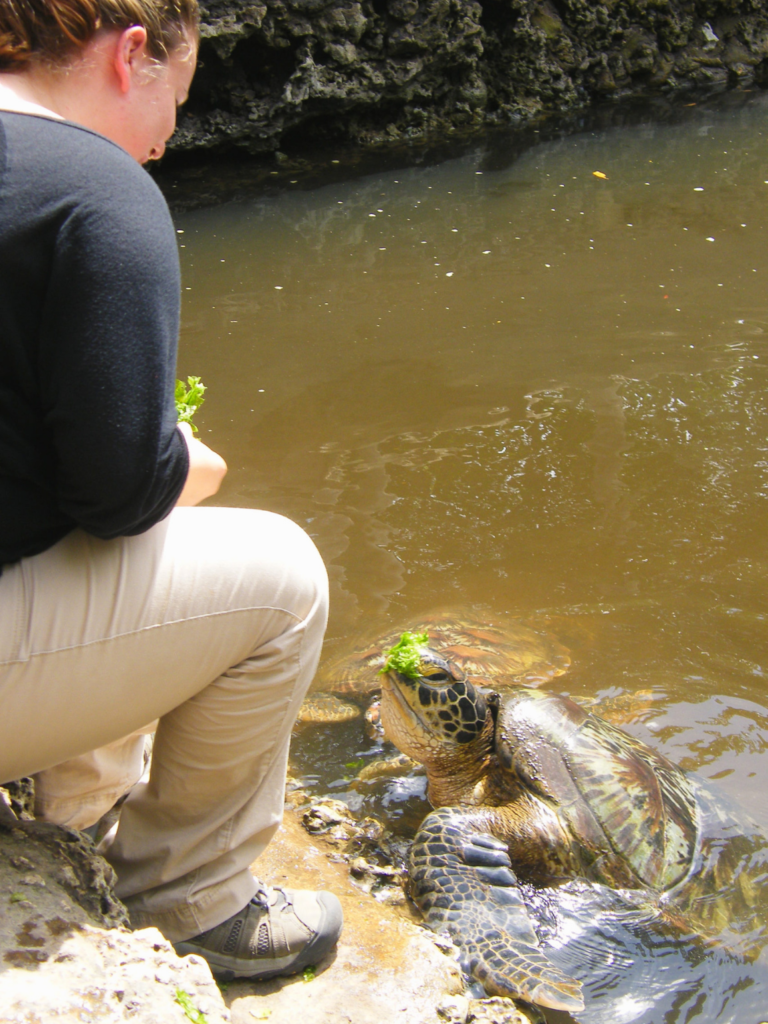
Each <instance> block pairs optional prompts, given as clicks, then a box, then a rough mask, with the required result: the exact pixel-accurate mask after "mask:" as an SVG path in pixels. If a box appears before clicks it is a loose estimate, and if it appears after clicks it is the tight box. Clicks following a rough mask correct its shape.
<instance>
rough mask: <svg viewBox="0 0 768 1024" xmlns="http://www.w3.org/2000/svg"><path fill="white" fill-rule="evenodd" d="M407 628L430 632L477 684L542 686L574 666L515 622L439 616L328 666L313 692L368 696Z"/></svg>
mask: <svg viewBox="0 0 768 1024" xmlns="http://www.w3.org/2000/svg"><path fill="white" fill-rule="evenodd" d="M405 629H407V630H409V631H411V632H413V633H427V634H428V636H429V646H430V648H432V649H433V650H435V651H437V653H438V654H440V655H442V657H444V658H445V659H446V660H447V661H451V662H453V663H454V664H456V665H457V666H458V667H459V668H460V669H461V670H462V671H463V672H464V673H465V674H466V675H467V677H468V678H469V680H470V681H471V682H472V683H474V684H475V685H478V686H490V687H493V688H494V689H496V688H504V687H507V686H514V685H518V686H519V685H523V686H541V685H542V684H543V683H545V682H547V681H548V680H550V679H553V678H555V676H560V675H562V674H563V673H564V672H565V671H566V670H567V669H568V668H569V666H570V664H571V657H570V654H569V652H568V650H567V649H566V648H565V647H563V646H562V644H560V643H558V641H557V640H555V639H554V638H553V637H550V636H548V635H547V634H545V633H539V632H537V631H535V630H533V629H530V628H529V627H528V626H525V625H523V624H522V623H521V622H516V621H515V620H513V619H510V620H507V621H503V620H496V621H495V622H489V621H486V620H481V619H478V618H474V617H472V616H469V615H463V614H451V613H447V612H443V613H436V614H434V615H431V616H429V617H428V618H425V619H422V620H420V621H419V622H409V623H406V624H405V625H404V626H401V627H400V628H399V629H395V630H392V632H390V633H387V634H386V635H385V636H383V637H381V638H380V639H378V640H376V641H375V642H374V643H369V644H368V645H367V646H366V647H362V648H360V649H359V650H357V651H355V652H354V653H353V654H351V655H347V656H345V657H343V658H340V659H338V660H336V661H334V662H331V663H330V664H327V665H325V666H324V667H323V668H322V670H321V674H320V678H319V680H318V684H317V685H316V687H314V689H318V690H325V691H327V692H330V693H337V694H341V695H343V696H355V695H358V696H365V695H367V694H369V693H372V692H373V691H374V690H378V689H380V688H381V681H380V679H379V672H380V670H381V669H382V668H383V666H384V658H385V654H386V652H387V651H388V650H389V648H390V647H392V646H393V645H394V644H396V643H397V641H398V640H399V639H400V636H401V634H402V633H403V631H404V630H405Z"/></svg>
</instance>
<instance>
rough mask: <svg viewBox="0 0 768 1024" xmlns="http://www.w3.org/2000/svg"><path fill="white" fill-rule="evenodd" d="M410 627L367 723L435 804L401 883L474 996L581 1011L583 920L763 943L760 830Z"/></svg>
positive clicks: (706, 792)
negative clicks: (454, 956)
mask: <svg viewBox="0 0 768 1024" xmlns="http://www.w3.org/2000/svg"><path fill="white" fill-rule="evenodd" d="M410 639H411V647H410V649H409V650H408V654H409V658H410V660H408V659H404V658H398V659H396V658H394V654H392V655H390V657H389V659H388V663H387V667H388V671H387V673H386V674H385V675H384V676H382V680H383V689H382V717H383V720H384V729H385V732H386V734H387V736H388V737H389V738H390V739H391V740H392V742H394V743H395V745H396V746H398V747H399V748H400V750H402V751H403V752H404V753H406V754H408V755H409V756H410V757H412V758H414V759H416V760H418V761H421V762H422V763H423V764H424V766H425V768H426V773H427V779H428V797H429V800H430V802H431V804H432V805H433V807H435V808H437V810H435V811H433V812H432V813H431V814H429V815H427V817H426V818H425V819H424V821H423V822H422V824H421V826H420V827H419V830H418V832H417V834H416V837H415V840H414V842H413V845H412V848H411V854H410V886H411V893H412V896H413V898H414V900H415V902H416V903H417V905H418V906H419V908H420V909H421V910H422V912H423V913H424V915H425V917H426V922H427V924H428V925H429V926H430V927H431V928H433V929H435V930H447V931H448V932H449V933H450V934H451V936H452V937H453V940H454V942H455V943H456V944H457V945H458V946H459V947H460V950H461V955H462V962H463V964H464V967H465V969H466V970H467V972H468V973H469V974H470V975H471V976H473V977H474V978H475V979H476V980H478V981H480V982H482V984H483V985H484V986H485V988H486V990H487V991H488V993H489V994H491V995H511V996H514V997H517V998H522V999H524V1000H527V1001H529V1002H532V1003H536V1004H539V1005H540V1006H544V1007H553V1008H555V1009H561V1010H566V1011H570V1012H572V1013H573V1012H578V1011H580V1010H582V1009H583V1008H584V994H583V991H582V985H581V982H580V980H579V979H578V978H577V977H575V976H574V975H575V974H577V973H578V970H576V969H575V965H577V964H578V963H579V961H583V960H585V959H586V960H587V961H588V960H589V957H592V958H593V960H594V959H595V957H597V956H598V954H599V953H600V951H599V949H598V950H597V953H595V950H596V949H597V947H598V946H599V943H600V941H603V940H602V938H601V934H600V933H599V932H594V931H593V933H592V934H591V937H590V936H589V935H587V936H586V937H585V935H586V932H588V930H589V928H590V927H592V923H593V922H595V921H597V919H598V918H599V917H600V916H601V915H603V916H606V915H608V914H612V915H614V918H615V919H616V920H617V921H619V923H621V922H622V920H625V921H626V922H627V927H629V924H630V923H631V921H632V920H634V921H635V922H637V921H639V922H640V927H646V926H647V925H648V923H649V922H653V924H654V925H655V926H657V927H659V928H663V929H666V930H669V929H672V930H676V929H680V931H679V932H677V931H676V932H675V934H676V935H677V934H680V935H682V934H684V933H687V934H688V935H690V934H691V933H692V932H695V933H698V935H701V936H707V940H706V941H713V940H714V939H717V940H718V941H719V942H726V943H728V945H729V948H730V949H732V950H734V951H735V952H736V953H738V954H739V955H741V954H745V955H746V954H748V953H749V952H754V951H756V949H757V948H758V947H759V946H760V944H761V943H762V942H764V941H765V926H764V923H763V922H764V920H765V898H766V893H765V891H764V890H765V888H766V886H768V881H766V880H767V879H768V871H767V869H768V852H767V851H768V842H767V841H766V837H765V836H764V835H763V834H762V833H761V832H760V831H759V830H758V829H757V827H756V826H754V825H753V824H752V823H750V822H748V821H747V819H746V818H745V816H743V815H741V814H740V813H739V812H738V811H734V810H732V809H731V808H730V807H729V805H728V804H727V802H726V800H725V798H724V797H721V796H720V795H719V794H716V793H715V792H714V790H712V789H710V788H709V787H708V786H707V785H706V784H705V783H704V782H703V780H700V779H697V777H696V776H694V775H691V774H689V773H687V772H684V771H683V770H682V769H681V768H679V767H678V766H676V765H674V764H672V763H671V762H670V761H668V760H666V759H665V758H664V757H663V756H661V755H660V754H658V753H656V752H654V751H653V750H651V749H650V748H649V747H647V746H646V745H645V744H643V743H641V742H639V741H638V740H635V739H633V738H631V737H630V736H629V735H627V734H626V733H625V732H623V731H622V730H620V729H618V728H617V727H615V726H612V725H610V724H608V723H607V722H604V721H603V720H602V719H600V718H598V717H597V716H596V715H594V714H592V713H590V712H589V711H587V710H586V709H584V708H582V707H580V706H579V705H578V704H576V703H575V702H574V701H572V700H570V699H568V698H567V697H563V696H560V695H558V694H554V693H550V692H545V691H542V690H535V689H531V688H527V687H520V688H517V689H511V690H508V691H507V692H506V693H505V694H504V696H503V697H501V696H500V695H499V694H498V693H495V692H492V691H484V692H483V691H481V690H480V689H479V688H476V687H475V686H473V685H472V683H471V682H470V681H469V680H468V679H467V677H466V675H465V673H464V672H463V671H462V670H461V669H460V668H459V667H458V666H456V665H455V664H451V663H450V662H449V661H447V660H446V659H444V658H443V657H442V656H441V655H440V654H438V653H437V652H435V651H432V650H430V649H429V648H427V647H425V646H422V645H421V643H419V642H418V638H415V637H412V638H410ZM406 640H407V636H406V637H404V638H403V641H401V644H400V645H398V646H399V647H400V652H401V653H402V651H403V650H404V649H407V648H408V643H407V642H406ZM558 901H559V902H558ZM761 901H762V905H761ZM542 907H544V911H542ZM566 907H570V908H571V910H570V911H569V913H570V915H571V916H570V918H569V919H568V922H567V926H566V927H562V928H560V929H559V928H558V926H559V925H560V924H561V923H562V922H561V920H559V919H558V915H560V914H561V912H562V913H563V914H564V913H565V908H566ZM574 907H575V908H576V909H575V911H574V910H573V908H574ZM547 914H548V915H549V917H548V918H547V921H548V923H547V924H546V926H544V925H542V921H543V920H544V918H545V917H546V915H547ZM537 915H539V916H537ZM575 921H576V922H577V923H578V922H581V924H579V928H580V931H581V935H580V937H572V936H573V933H574V928H575V926H574V922H575ZM584 922H586V923H584ZM545 927H546V928H547V929H549V940H548V942H547V943H543V942H542V941H541V932H542V930H544V928H545ZM642 938H643V941H644V939H645V936H643V937H642ZM692 941H693V940H692ZM697 941H699V942H700V941H701V940H697ZM571 942H574V943H577V942H579V943H581V946H580V947H579V950H578V952H577V953H574V951H573V949H571V951H570V953H569V948H568V947H569V945H570V944H571ZM617 950H619V951H618V952H617ZM585 951H586V952H585ZM729 955H730V954H729ZM620 959H621V956H620V947H619V946H618V940H617V942H616V943H615V948H614V949H612V950H611V951H610V953H609V955H607V960H611V962H612V965H613V966H612V969H614V968H615V964H616V963H618V962H619V961H620ZM629 959H630V963H631V958H629ZM563 965H565V967H566V968H567V969H563ZM587 966H589V964H587ZM584 977H585V975H584V973H583V972H582V979H583V978H584ZM663 980H664V982H665V986H666V988H667V989H668V988H669V985H670V982H671V981H672V980H674V979H672V978H670V977H669V976H668V975H667V976H666V978H664V979H663ZM640 1016H641V1015H640V1014H637V1016H631V1017H628V1018H625V1019H631V1020H633V1021H634V1020H637V1019H640ZM590 1019H593V1018H590ZM611 1019H613V1020H616V1019H617V1018H616V1017H613V1018H611ZM643 1019H645V1018H643ZM653 1019H654V1020H656V1019H659V1018H656V1017H654V1018H653ZM664 1019H665V1020H666V1019H668V1018H667V1017H665V1018H664ZM669 1019H675V1020H676V1019H677V1016H675V1017H674V1018H669ZM686 1019H687V1018H686ZM718 1019H719V1018H718ZM728 1019H731V1018H728Z"/></svg>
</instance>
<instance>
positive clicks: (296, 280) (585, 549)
mask: <svg viewBox="0 0 768 1024" xmlns="http://www.w3.org/2000/svg"><path fill="white" fill-rule="evenodd" d="M595 171H600V172H601V173H602V174H604V175H606V176H607V177H606V178H599V177H596V176H595V175H594V173H593V172H595ZM295 188H296V189H297V190H295V191H291V188H290V187H289V189H288V190H287V191H286V192H284V193H283V194H281V195H279V196H273V197H269V198H263V199H260V200H254V201H251V202H248V203H241V204H228V205H223V206H220V207H218V208H215V209H208V210H202V211H197V212H194V213H188V214H184V215H180V216H179V217H178V224H177V226H178V228H179V229H180V230H181V231H183V234H180V235H179V240H180V243H181V244H182V246H183V248H182V249H181V256H182V269H183V278H184V281H183V284H184V287H185V289H186V290H185V291H184V311H183V330H182V345H181V357H180V370H181V371H182V372H184V373H199V374H201V375H202V376H203V378H204V380H205V381H206V383H207V384H208V386H209V388H210V390H209V398H208V402H207V404H206V407H205V410H204V413H203V414H202V415H201V426H202V427H203V435H202V436H203V437H204V438H206V439H209V440H210V442H211V443H212V444H213V445H214V446H215V447H216V448H217V449H218V450H219V451H221V452H222V454H223V455H224V456H225V457H226V459H227V461H228V462H229V465H230V474H229V477H228V480H227V484H226V487H225V489H224V491H223V493H222V495H221V500H222V501H223V502H227V503H230V504H238V505H247V506H258V507H265V508H270V509H273V510H276V511H280V512H283V513H285V514H287V515H289V516H291V517H292V518H293V519H295V520H297V521H298V522H299V523H301V524H302V525H304V526H305V527H306V529H307V530H308V531H309V532H310V533H311V534H312V536H313V537H314V538H315V540H316V542H317V544H318V545H319V547H320V550H321V552H322V553H323V555H324V557H325V559H326V562H327V564H328V566H329V570H330V574H331V578H332V601H333V605H332V609H333V610H332V618H331V624H330V629H329V634H328V653H329V657H330V656H333V655H337V654H339V653H340V652H342V651H343V650H345V649H346V647H347V646H348V645H349V643H350V638H352V637H355V636H359V635H363V636H368V637H375V636H376V635H377V634H379V633H381V632H383V631H384V630H385V629H386V628H389V627H391V626H396V625H398V624H400V623H402V624H403V625H404V626H405V625H407V624H408V622H409V621H411V620H413V619H414V618H416V617H418V616H419V615H421V614H423V613H425V612H427V611H430V610H434V609H439V608H451V609H461V608H468V609H472V610H473V611H474V612H480V613H482V612H483V610H485V611H486V612H487V614H488V615H489V616H490V617H493V616H495V615H500V614H510V615H514V616H517V617H520V618H524V619H526V620H528V621H531V622H533V623H534V624H536V625H538V627H539V628H542V629H548V630H549V631H551V632H552V633H553V634H554V635H555V636H557V637H558V638H559V639H560V640H561V641H562V642H563V643H565V644H566V645H567V646H569V647H570V648H571V651H572V655H573V667H572V669H571V671H570V672H569V673H568V674H567V675H565V676H563V677H562V678H561V679H559V680H557V688H559V689H561V690H563V691H565V692H571V693H575V694H599V695H616V694H619V693H622V692H633V691H635V690H637V689H648V688H650V689H652V690H653V697H654V699H653V701H652V702H651V703H650V705H649V707H648V708H647V709H646V710H645V711H644V712H643V713H642V714H641V715H640V716H639V718H638V719H637V720H636V721H634V722H633V723H631V724H630V725H629V726H628V728H629V730H630V731H631V732H633V733H634V734H635V735H637V736H639V737H641V738H642V739H644V740H647V741H649V742H651V743H653V744H654V745H655V746H657V747H658V748H660V749H661V750H662V751H663V752H664V753H665V754H666V755H668V756H670V757H671V758H673V759H675V760H677V761H679V762H680V763H682V764H683V765H684V766H685V767H686V768H692V769H696V770H697V771H699V772H700V773H701V774H702V775H703V776H705V777H706V778H708V779H714V780H717V781H718V783H719V785H720V786H721V787H722V788H724V789H725V790H727V791H728V792H729V793H730V794H731V795H733V796H736V797H738V798H739V799H740V800H741V802H742V803H743V804H744V805H746V807H747V808H748V809H749V811H751V813H752V814H753V815H754V816H755V817H756V818H757V819H758V820H759V821H760V822H761V823H762V824H763V825H765V826H768V802H766V799H765V789H766V785H768V693H767V690H768V530H767V529H766V524H767V521H768V390H767V389H766V385H768V344H767V342H768V98H766V97H756V98H755V100H754V102H753V103H752V104H751V105H750V106H748V107H747V108H745V109H742V110H740V111H738V112H735V113H734V112H732V113H730V114H726V113H718V112H707V111H706V110H704V109H697V110H696V111H692V113H691V118H690V120H688V121H687V122H685V123H683V124H681V125H677V126H675V127H668V126H658V127H647V126H646V127H642V128H635V129H621V130H618V129H617V130H611V131H607V132H603V133H586V134H582V135H575V136H573V137H570V138H567V139H564V140H559V141H556V142H549V143H542V145H541V146H539V147H535V148H533V149H531V150H529V151H528V152H527V153H526V154H525V155H523V156H522V157H521V158H520V159H518V160H517V161H516V162H514V163H511V164H510V165H509V166H504V161H503V160H500V159H498V157H497V158H495V159H494V160H493V161H492V160H489V159H488V154H487V152H486V150H485V149H484V147H483V146H479V147H478V150H477V151H476V152H474V153H472V154H470V155H467V156H464V157H462V158H459V159H456V160H454V161H449V162H447V163H444V164H442V165H440V166H437V167H430V168H421V169H420V168H415V169H414V168H412V169H409V170H403V171H399V172H394V173H387V174H382V175H380V176H370V177H367V178H364V179H363V180H358V181H354V182H350V183H347V184H335V185H329V186H327V187H325V188H319V189H317V190H315V191H311V192H306V191H299V190H298V186H295ZM311 737H314V738H311ZM297 746H298V749H297V752H296V758H297V762H298V764H299V766H300V768H301V769H302V770H303V771H304V772H305V773H306V774H307V775H308V776H311V777H312V778H313V779H314V785H315V787H316V789H317V790H318V791H327V790H328V789H329V787H330V789H331V790H332V791H333V790H334V789H340V788H343V787H344V783H343V778H344V765H345V763H346V762H349V761H354V760H355V759H356V758H358V757H360V756H362V757H363V758H364V757H366V756H369V755H370V754H371V753H372V749H373V748H372V747H371V746H370V744H369V745H367V746H366V741H364V739H363V738H362V733H361V731H360V730H359V729H357V726H345V727H338V728H336V729H335V730H334V729H331V728H327V729H319V730H316V731H315V732H314V733H312V732H309V733H305V734H304V737H302V738H301V739H300V740H299V743H298V745H297ZM406 788H407V787H406ZM416 789H418V786H416ZM412 795H413V797H414V799H417V797H418V793H413V794H412ZM401 797H402V794H400V795H398V794H397V793H396V792H394V790H392V789H390V790H389V791H387V792H386V793H385V794H384V795H383V796H380V804H379V809H381V807H382V806H383V807H384V808H385V809H386V806H388V805H392V806H395V805H397V804H398V800H400V799H401ZM415 806H416V807H417V811H413V812H411V813H412V814H416V817H418V813H421V812H422V811H423V805H421V804H420V803H419V802H418V800H417V802H416V805H415ZM397 813H404V812H400V811H398V812H397ZM694 1015H695V1016H698V1018H699V1019H701V1020H710V1019H711V1020H714V1019H715V1017H714V1015H711V1016H710V1014H709V1011H708V1010H707V1009H706V1008H705V1009H703V1010H701V1009H700V1010H699V1011H697V1013H696V1014H694ZM666 1019H673V1018H665V1020H666ZM674 1019H677V1018H674ZM685 1019H690V1018H689V1017H686V1018H685ZM718 1019H719V1018H718ZM727 1019H730V1018H727ZM744 1020H747V1018H744ZM755 1020H757V1018H755Z"/></svg>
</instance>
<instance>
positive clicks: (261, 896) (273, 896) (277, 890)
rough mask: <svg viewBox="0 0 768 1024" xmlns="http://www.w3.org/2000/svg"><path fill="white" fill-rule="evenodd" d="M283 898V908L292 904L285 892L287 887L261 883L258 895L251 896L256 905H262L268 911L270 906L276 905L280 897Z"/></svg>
mask: <svg viewBox="0 0 768 1024" xmlns="http://www.w3.org/2000/svg"><path fill="white" fill-rule="evenodd" d="M281 896H282V898H283V906H282V908H281V909H285V907H289V906H290V901H289V899H288V897H287V896H286V894H285V889H282V888H281V887H280V886H279V885H276V886H272V885H261V886H259V888H258V889H257V890H256V895H255V896H253V897H251V903H255V904H256V906H258V907H262V908H263V909H264V910H266V911H268V910H269V908H270V907H274V906H275V904H276V903H277V902H278V901H279V899H280V897H281Z"/></svg>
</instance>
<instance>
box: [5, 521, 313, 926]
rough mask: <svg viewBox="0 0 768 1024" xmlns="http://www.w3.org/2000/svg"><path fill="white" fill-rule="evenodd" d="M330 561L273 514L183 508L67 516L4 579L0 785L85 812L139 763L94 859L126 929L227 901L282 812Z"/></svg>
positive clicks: (100, 806)
mask: <svg viewBox="0 0 768 1024" xmlns="http://www.w3.org/2000/svg"><path fill="white" fill-rule="evenodd" d="M327 595H328V585H327V577H326V573H325V568H324V566H323V563H322V561H321V559H320V556H319V554H318V553H317V550H316V548H315V547H314V545H313V543H312V541H311V540H310V539H309V537H307V535H306V534H305V533H304V532H303V531H302V530H301V529H300V528H299V527H298V526H296V525H295V524H294V523H292V522H290V521H289V520H287V519H284V518H282V517H281V516H277V515H273V514H272V513H269V512H258V511H252V510H249V509H228V508H182V509H176V510H175V511H174V512H172V513H171V515H170V516H169V517H168V518H167V519H166V520H164V521H163V522H162V523H159V524H158V525H157V526H155V527H153V528H152V529H151V530H148V531H147V532H146V533H144V534H141V535H140V536H138V537H123V538H119V539H117V540H112V541H102V540H98V539H96V538H94V537H91V536H89V535H87V534H85V533H83V532H82V531H80V530H75V531H74V532H73V533H71V534H69V535H68V536H67V537H65V538H64V539H63V540H62V541H60V542H59V543H58V544H56V545H55V546H54V547H53V548H51V549H50V550H49V551H46V552H43V553H42V554H40V555H35V556H34V557H32V558H27V559H23V560H22V561H21V562H20V563H18V564H15V565H11V566H6V567H5V569H4V572H3V574H2V576H0V781H2V780H4V781H9V780H11V779H15V778H18V777H20V776H22V775H35V777H36V789H37V791H38V810H39V813H40V815H41V816H42V817H44V818H46V819H47V820H49V821H53V822H57V823H59V824H69V825H72V826H73V827H75V828H85V827H87V826H88V825H89V824H92V823H93V822H95V821H97V820H98V819H99V817H101V815H102V813H104V811H106V810H108V809H109V807H111V806H112V804H113V803H114V802H115V800H117V798H118V797H119V796H121V795H122V794H123V793H124V792H125V791H126V790H127V789H129V788H130V787H131V786H132V785H133V784H134V783H135V782H136V780H137V779H138V778H139V776H140V775H141V770H142V765H141V760H142V752H143V744H144V735H143V733H145V732H147V731H151V729H152V725H151V724H150V723H153V722H154V720H155V719H159V724H158V727H157V735H156V739H155V746H154V752H153V761H152V771H151V775H150V778H149V781H148V782H146V783H141V784H140V785H138V786H136V787H135V788H134V789H133V791H132V792H131V794H130V796H129V797H128V799H127V801H126V802H125V804H124V805H123V809H122V813H121V816H120V824H119V827H118V829H117V833H116V834H115V836H114V838H113V839H112V840H111V842H110V843H109V845H108V846H107V849H106V851H105V855H106V857H107V859H108V860H109V861H110V862H111V863H112V866H113V867H114V868H115V870H116V872H117V876H118V887H117V894H118V895H119V896H120V898H121V899H122V900H123V901H124V902H125V904H126V906H127V907H128V910H129V912H130V915H131V921H132V923H133V924H134V926H135V927H145V926H148V925H154V926H156V927H158V928H160V930H161V931H162V932H163V933H164V934H165V935H166V936H167V937H168V938H169V939H170V940H171V941H173V942H178V941H180V940H182V939H186V938H190V937H192V936H194V935H197V934H199V933H200V932H202V931H205V930H206V929H208V928H211V927H213V926H215V925H217V924H220V923H221V922H222V921H224V920H225V919H226V918H227V917H229V916H230V915H231V914H234V913H237V912H238V911H239V910H241V909H242V907H244V906H245V904H246V903H247V902H248V901H249V900H250V898H251V897H252V896H253V895H254V894H255V892H256V889H257V883H256V881H255V880H254V878H253V877H252V876H251V874H250V872H249V870H248V866H249V864H250V863H251V862H252V861H253V860H254V858H255V857H257V856H258V855H259V853H260V852H261V851H262V850H263V849H264V847H265V846H266V845H267V843H268V842H269V840H270V839H271V837H272V835H273V834H274V832H275V830H276V829H277V826H278V825H279V823H280V819H281V816H282V809H283V799H284V784H285V769H286V761H287V757H288V745H289V741H290V734H291V727H292V725H293V721H294V719H295V717H296V714H297V712H298V709H299V705H300V704H301V701H302V699H303V696H304V694H305V692H306V690H307V688H308V686H309V684H310V682H311V681H312V677H313V675H314V673H315V669H316V667H317V662H318V658H319V655H320V647H321V644H322V638H323V633H324V630H325V623H326V616H327Z"/></svg>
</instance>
